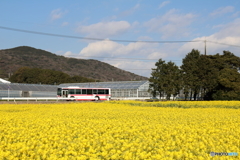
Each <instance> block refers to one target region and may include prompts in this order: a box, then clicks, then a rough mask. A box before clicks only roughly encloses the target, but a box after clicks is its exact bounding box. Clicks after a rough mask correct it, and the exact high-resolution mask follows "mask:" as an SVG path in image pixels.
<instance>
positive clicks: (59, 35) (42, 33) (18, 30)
mask: <svg viewBox="0 0 240 160" xmlns="http://www.w3.org/2000/svg"><path fill="white" fill-rule="evenodd" d="M0 29H5V30H11V31H17V32H24V33H32V34H39V35H47V36H54V37H64V38H73V39H84V40H92V41H115V42H141V43H186V42H202V40H196V41H134V40H119V39H102V38H91V37H79V36H69V35H61V34H53V33H45V32H37V31H30V30H23V29H17V28H10V27H4V26H0Z"/></svg>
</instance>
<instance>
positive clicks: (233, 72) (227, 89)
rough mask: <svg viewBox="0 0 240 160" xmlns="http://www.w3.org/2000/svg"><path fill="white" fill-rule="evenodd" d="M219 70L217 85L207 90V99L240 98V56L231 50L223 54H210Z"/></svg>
mask: <svg viewBox="0 0 240 160" xmlns="http://www.w3.org/2000/svg"><path fill="white" fill-rule="evenodd" d="M209 58H210V59H211V60H212V64H213V65H214V67H215V69H216V70H217V71H218V72H217V73H218V74H217V79H216V85H215V87H214V88H213V89H212V90H210V91H209V92H207V94H206V96H205V99H210V100H239V99H240V98H239V97H240V87H239V86H240V73H239V69H240V58H239V57H237V56H235V55H234V54H233V53H231V52H229V51H223V55H219V54H216V55H213V56H209Z"/></svg>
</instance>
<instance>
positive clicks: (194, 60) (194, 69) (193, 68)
mask: <svg viewBox="0 0 240 160" xmlns="http://www.w3.org/2000/svg"><path fill="white" fill-rule="evenodd" d="M199 59H200V52H199V51H198V50H195V49H193V50H192V51H191V52H189V53H188V54H187V55H186V57H185V58H184V59H183V60H182V66H181V67H180V68H181V71H182V76H183V88H184V89H183V90H184V94H185V98H187V97H188V96H189V93H190V96H189V98H190V100H191V99H192V97H193V98H194V100H196V97H197V94H199V92H200V86H201V84H200V82H199V77H198V73H199V67H198V61H199Z"/></svg>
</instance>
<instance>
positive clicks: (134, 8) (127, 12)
mask: <svg viewBox="0 0 240 160" xmlns="http://www.w3.org/2000/svg"><path fill="white" fill-rule="evenodd" d="M138 8H140V4H136V5H135V6H134V7H132V8H131V9H129V10H126V11H123V12H122V13H121V14H120V17H126V16H130V15H131V14H133V13H134V12H135V11H136V10H137V9H138Z"/></svg>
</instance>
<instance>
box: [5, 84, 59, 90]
mask: <svg viewBox="0 0 240 160" xmlns="http://www.w3.org/2000/svg"><path fill="white" fill-rule="evenodd" d="M57 87H58V86H57V85H43V84H22V83H10V84H7V83H0V90H15V91H49V92H54V91H56V92H57Z"/></svg>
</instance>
